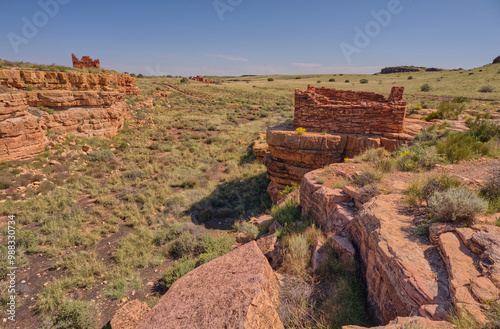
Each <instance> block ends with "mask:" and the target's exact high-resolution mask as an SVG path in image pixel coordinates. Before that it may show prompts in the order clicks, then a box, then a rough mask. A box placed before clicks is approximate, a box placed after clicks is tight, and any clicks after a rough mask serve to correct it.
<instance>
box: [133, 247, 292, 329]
mask: <svg viewBox="0 0 500 329" xmlns="http://www.w3.org/2000/svg"><path fill="white" fill-rule="evenodd" d="M278 302H279V286H278V281H277V279H276V276H275V274H274V272H273V270H272V269H271V267H270V266H269V263H268V261H267V259H266V257H264V255H263V254H262V252H261V251H260V249H259V247H258V246H257V243H256V242H255V241H252V242H250V243H247V244H245V245H243V246H241V247H239V248H236V249H234V250H233V251H231V252H230V253H229V254H226V255H224V256H222V257H219V258H216V259H214V260H213V261H211V262H209V263H207V264H204V265H202V266H200V267H198V268H196V269H194V270H193V271H191V272H189V273H188V274H186V275H185V276H183V277H182V278H180V279H179V280H177V281H176V282H175V283H174V284H173V285H172V287H171V288H170V289H169V290H168V292H167V293H166V294H165V295H164V296H163V297H162V298H161V299H160V301H159V302H158V303H157V304H156V306H155V307H154V308H153V309H152V310H151V312H149V313H148V314H147V315H146V316H145V317H144V318H143V320H142V321H141V322H140V323H139V325H138V326H137V329H159V328H161V329H166V328H176V329H181V328H189V329H195V328H200V329H201V328H245V329H247V328H248V329H250V328H255V329H257V328H259V329H264V328H284V327H283V324H282V323H281V321H280V319H279V317H278V313H277V312H276V307H277V305H278Z"/></svg>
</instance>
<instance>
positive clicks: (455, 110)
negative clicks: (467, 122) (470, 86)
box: [425, 102, 464, 121]
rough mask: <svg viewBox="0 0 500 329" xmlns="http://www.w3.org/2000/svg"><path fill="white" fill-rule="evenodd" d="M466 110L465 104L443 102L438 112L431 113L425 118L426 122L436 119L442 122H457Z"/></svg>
mask: <svg viewBox="0 0 500 329" xmlns="http://www.w3.org/2000/svg"><path fill="white" fill-rule="evenodd" d="M463 110H464V104H463V103H455V102H442V103H440V104H439V106H438V110H437V111H436V112H432V113H429V114H428V115H427V116H426V117H425V121H431V120H434V119H440V120H445V119H446V120H456V119H458V116H459V114H460V113H462V111H463Z"/></svg>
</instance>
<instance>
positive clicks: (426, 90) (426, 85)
mask: <svg viewBox="0 0 500 329" xmlns="http://www.w3.org/2000/svg"><path fill="white" fill-rule="evenodd" d="M431 90H432V87H431V86H430V85H429V84H428V83H426V84H423V85H422V86H421V87H420V91H423V92H428V91H431Z"/></svg>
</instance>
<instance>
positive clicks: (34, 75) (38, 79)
mask: <svg viewBox="0 0 500 329" xmlns="http://www.w3.org/2000/svg"><path fill="white" fill-rule="evenodd" d="M0 85H2V86H6V87H9V88H16V89H20V90H34V89H35V90H36V89H40V90H54V89H59V90H72V91H87V90H101V91H116V92H120V93H124V94H127V95H138V94H139V88H137V87H136V78H135V77H133V76H131V75H129V74H122V75H114V74H91V73H65V72H45V71H30V70H0Z"/></svg>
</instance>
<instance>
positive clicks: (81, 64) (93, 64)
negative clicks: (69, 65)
mask: <svg viewBox="0 0 500 329" xmlns="http://www.w3.org/2000/svg"><path fill="white" fill-rule="evenodd" d="M71 57H72V59H73V67H74V68H75V69H100V68H101V61H100V60H98V59H96V60H93V59H92V58H90V57H89V56H83V57H82V59H81V60H80V59H78V57H76V56H75V54H71Z"/></svg>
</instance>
